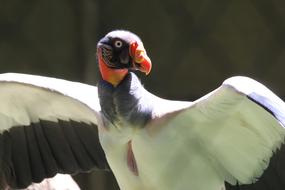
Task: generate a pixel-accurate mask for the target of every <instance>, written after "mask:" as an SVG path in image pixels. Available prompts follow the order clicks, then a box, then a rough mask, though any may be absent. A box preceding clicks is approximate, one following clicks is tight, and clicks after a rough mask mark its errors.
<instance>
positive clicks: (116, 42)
mask: <svg viewBox="0 0 285 190" xmlns="http://www.w3.org/2000/svg"><path fill="white" fill-rule="evenodd" d="M114 45H115V47H116V48H120V47H122V46H123V42H122V41H121V40H116V41H115V43H114Z"/></svg>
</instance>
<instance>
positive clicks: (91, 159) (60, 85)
mask: <svg viewBox="0 0 285 190" xmlns="http://www.w3.org/2000/svg"><path fill="white" fill-rule="evenodd" d="M99 111H100V106H99V101H98V95H97V88H96V87H94V86H89V85H85V84H81V83H75V82H70V81H65V80H61V79H54V78H48V77H40V76H33V75H24V74H13V73H9V74H2V75H0V161H1V162H0V168H1V170H2V173H1V176H3V178H4V179H5V181H6V183H8V184H9V185H10V186H11V187H13V188H24V187H27V186H28V185H29V184H31V183H32V182H40V181H42V180H43V179H44V178H49V177H53V176H54V175H55V174H56V173H68V174H75V173H78V172H86V171H90V170H91V169H95V168H98V169H108V164H107V161H106V158H105V155H104V151H103V150H102V148H101V145H100V142H99V138H98V129H97V123H98V121H97V118H98V114H99Z"/></svg>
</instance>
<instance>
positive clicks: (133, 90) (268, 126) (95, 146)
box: [0, 30, 285, 190]
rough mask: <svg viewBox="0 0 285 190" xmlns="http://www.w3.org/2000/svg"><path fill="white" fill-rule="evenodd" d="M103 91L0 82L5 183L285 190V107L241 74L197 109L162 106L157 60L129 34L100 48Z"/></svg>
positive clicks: (22, 77)
mask: <svg viewBox="0 0 285 190" xmlns="http://www.w3.org/2000/svg"><path fill="white" fill-rule="evenodd" d="M96 55H97V62H98V67H99V71H100V79H99V81H98V84H97V86H92V85H87V84H83V83H79V82H71V81H67V80H63V79H56V78H50V77H44V76H36V75H27V74H20V73H4V74H1V75H0V105H1V106H0V127H1V131H0V132H1V133H0V169H1V170H0V176H1V178H2V180H1V181H5V183H6V184H8V185H9V186H10V187H13V188H25V187H27V186H28V185H30V184H31V183H38V182H40V181H42V180H43V179H45V178H48V177H53V176H54V175H56V174H57V173H64V174H76V173H79V172H88V171H91V170H95V169H101V170H107V171H111V172H113V174H114V176H115V178H116V180H117V182H118V185H119V187H120V189H121V190H161V189H163V190H187V189H191V190H254V189H259V190H281V189H284V188H285V183H284V180H285V173H284V171H285V159H284V158H285V149H284V145H283V144H284V135H285V129H284V126H285V103H284V102H283V100H282V99H280V98H279V97H278V96H277V95H275V94H274V93H273V92H272V91H271V90H269V89H268V88H267V87H265V86H264V85H263V84H261V83H259V82H257V81H256V80H254V79H251V78H249V77H245V76H233V77H230V78H228V79H226V80H225V81H224V82H223V83H222V84H221V86H219V87H218V88H217V89H215V90H213V91H211V92H210V93H208V94H206V95H205V96H202V97H201V98H199V99H197V100H195V101H179V100H168V99H164V98H160V97H158V96H157V95H154V94H152V93H151V92H149V91H148V90H146V89H145V88H144V86H143V84H142V83H141V82H140V80H139V78H138V76H137V75H136V72H142V73H144V74H146V75H149V74H150V72H151V69H152V62H151V59H150V58H149V56H148V55H147V52H146V49H145V47H144V45H143V43H142V40H141V39H140V38H139V37H138V36H137V35H136V34H134V33H132V32H130V31H126V30H114V31H111V32H109V33H107V34H106V35H105V36H104V37H103V38H102V39H100V40H99V42H98V44H97V52H96Z"/></svg>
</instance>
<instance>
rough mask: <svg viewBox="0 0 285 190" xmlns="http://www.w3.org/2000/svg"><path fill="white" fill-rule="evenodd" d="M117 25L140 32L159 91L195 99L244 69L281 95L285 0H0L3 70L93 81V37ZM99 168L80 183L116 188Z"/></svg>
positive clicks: (284, 89) (152, 83)
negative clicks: (151, 63) (98, 172)
mask: <svg viewBox="0 0 285 190" xmlns="http://www.w3.org/2000/svg"><path fill="white" fill-rule="evenodd" d="M114 29H127V30H130V31H133V32H135V33H137V34H138V35H139V36H140V37H141V38H142V39H143V41H144V44H145V47H146V49H147V51H148V54H149V56H150V57H151V59H152V62H153V70H152V72H151V74H150V75H149V76H148V77H145V76H143V75H140V76H141V78H142V81H143V83H144V84H145V87H146V88H147V89H149V90H150V91H152V92H154V93H155V94H157V95H159V96H162V97H165V98H171V99H184V100H194V99H196V98H198V97H200V96H202V95H204V94H205V93H207V92H209V91H210V90H213V89H214V88H216V87H217V86H218V85H220V84H221V83H222V81H223V80H224V79H225V78H227V77H230V76H233V75H246V76H250V77H253V78H255V79H258V80H259V81H261V82H262V83H264V84H266V85H267V86H269V87H270V88H271V89H272V90H273V91H275V92H276V93H277V94H278V95H279V96H281V97H285V86H284V79H285V76H284V68H285V63H284V62H285V1H284V0H235V1H234V0H196V1H193V0H184V1H183V0H176V1H171V0H145V1H142V0H108V1H107V0H97V1H96V0H81V1H79V0H0V72H1V73H4V72H23V73H31V74H40V75H46V76H52V77H59V78H65V79H68V80H76V81H81V82H86V83H89V84H96V81H97V79H98V69H97V63H96V57H95V50H96V43H97V41H98V40H99V39H100V38H101V37H102V36H103V35H105V34H106V33H107V32H109V31H111V30H114ZM177 172H179V171H177ZM96 175H97V174H92V176H91V177H90V175H88V176H87V175H84V176H80V177H79V179H80V180H81V181H82V182H83V183H84V184H86V185H85V186H84V187H83V189H92V190H93V189H96V188H95V187H96V186H98V188H97V189H99V190H103V189H108V190H111V189H113V188H111V186H113V185H112V184H113V181H114V180H112V181H110V179H109V178H110V177H108V178H106V177H105V175H104V173H103V174H101V175H99V176H97V177H94V176H96Z"/></svg>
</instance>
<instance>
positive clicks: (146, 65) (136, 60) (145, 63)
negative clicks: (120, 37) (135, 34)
mask: <svg viewBox="0 0 285 190" xmlns="http://www.w3.org/2000/svg"><path fill="white" fill-rule="evenodd" d="M130 55H131V57H132V58H133V67H134V69H137V70H140V71H141V72H143V73H145V74H146V75H148V74H149V73H150V71H151V66H152V65H151V61H150V58H149V57H148V56H147V54H146V52H145V49H144V47H143V46H142V45H139V44H138V43H137V42H132V43H131V44H130Z"/></svg>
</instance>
